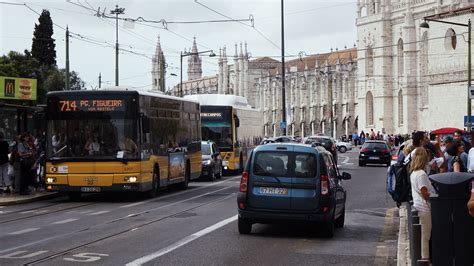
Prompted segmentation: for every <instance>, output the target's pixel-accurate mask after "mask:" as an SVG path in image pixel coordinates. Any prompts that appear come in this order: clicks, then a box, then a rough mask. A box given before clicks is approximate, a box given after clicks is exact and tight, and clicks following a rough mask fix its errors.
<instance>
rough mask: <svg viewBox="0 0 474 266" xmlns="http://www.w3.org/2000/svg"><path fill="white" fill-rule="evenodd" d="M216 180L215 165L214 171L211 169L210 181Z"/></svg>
mask: <svg viewBox="0 0 474 266" xmlns="http://www.w3.org/2000/svg"><path fill="white" fill-rule="evenodd" d="M214 180H216V169H215V168H214V167H213V168H212V171H209V181H211V182H213V181H214Z"/></svg>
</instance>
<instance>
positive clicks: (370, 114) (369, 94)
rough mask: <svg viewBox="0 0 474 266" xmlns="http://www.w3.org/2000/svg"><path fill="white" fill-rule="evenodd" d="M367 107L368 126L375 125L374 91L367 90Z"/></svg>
mask: <svg viewBox="0 0 474 266" xmlns="http://www.w3.org/2000/svg"><path fill="white" fill-rule="evenodd" d="M365 108H366V110H365V111H366V117H367V119H366V121H367V126H373V125H374V96H372V92H370V91H369V92H367V96H366V97H365Z"/></svg>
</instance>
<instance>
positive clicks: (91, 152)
mask: <svg viewBox="0 0 474 266" xmlns="http://www.w3.org/2000/svg"><path fill="white" fill-rule="evenodd" d="M47 130H48V134H47V136H50V137H49V138H48V140H47V142H48V143H47V147H48V149H47V156H48V158H50V159H52V160H55V159H64V158H68V159H76V158H77V159H79V160H81V159H93V160H96V159H104V160H109V159H132V160H133V159H138V143H139V142H138V134H137V132H138V130H137V122H136V120H134V119H98V118H94V119H91V118H88V119H87V118H74V119H68V120H49V121H48V127H47Z"/></svg>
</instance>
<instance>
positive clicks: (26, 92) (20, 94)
mask: <svg viewBox="0 0 474 266" xmlns="http://www.w3.org/2000/svg"><path fill="white" fill-rule="evenodd" d="M36 86H37V82H36V79H25V78H14V77H0V99H12V100H30V101H34V100H36V94H37V87H36Z"/></svg>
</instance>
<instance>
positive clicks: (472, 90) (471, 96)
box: [468, 86, 474, 121]
mask: <svg viewBox="0 0 474 266" xmlns="http://www.w3.org/2000/svg"><path fill="white" fill-rule="evenodd" d="M468 93H469V99H474V86H470V87H469V91H468ZM471 121H472V120H471Z"/></svg>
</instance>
